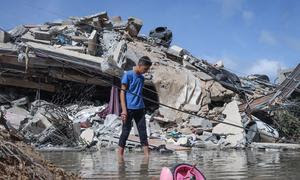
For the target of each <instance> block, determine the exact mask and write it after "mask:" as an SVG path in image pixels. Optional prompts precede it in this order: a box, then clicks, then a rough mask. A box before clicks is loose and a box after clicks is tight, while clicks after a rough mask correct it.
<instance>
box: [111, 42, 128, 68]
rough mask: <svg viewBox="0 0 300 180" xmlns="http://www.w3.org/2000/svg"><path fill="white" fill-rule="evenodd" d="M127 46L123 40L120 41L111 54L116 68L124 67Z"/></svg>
mask: <svg viewBox="0 0 300 180" xmlns="http://www.w3.org/2000/svg"><path fill="white" fill-rule="evenodd" d="M126 51H127V44H126V41H125V40H121V41H120V42H119V43H118V45H117V47H116V48H115V50H114V52H113V59H114V61H115V62H116V63H117V65H118V67H120V68H121V67H124V65H125V64H126Z"/></svg>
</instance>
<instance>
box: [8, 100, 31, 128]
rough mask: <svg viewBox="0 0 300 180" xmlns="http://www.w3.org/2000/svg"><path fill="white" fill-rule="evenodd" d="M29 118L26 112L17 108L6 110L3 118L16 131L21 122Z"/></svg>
mask: <svg viewBox="0 0 300 180" xmlns="http://www.w3.org/2000/svg"><path fill="white" fill-rule="evenodd" d="M29 116H30V115H29V112H28V111H26V110H25V109H23V108H20V107H17V106H14V107H12V108H9V109H7V110H6V113H5V118H6V120H7V121H8V123H9V124H10V125H11V126H12V127H13V128H15V129H17V130H18V129H19V127H20V124H21V122H22V121H23V120H25V119H26V118H28V117H29Z"/></svg>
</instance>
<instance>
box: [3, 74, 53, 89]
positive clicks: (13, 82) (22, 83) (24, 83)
mask: <svg viewBox="0 0 300 180" xmlns="http://www.w3.org/2000/svg"><path fill="white" fill-rule="evenodd" d="M0 84H2V85H7V86H15V87H23V88H30V89H41V90H43V91H48V92H55V86H54V85H51V84H45V83H36V82H33V81H29V80H26V79H15V78H9V77H3V76H2V77H1V78H0Z"/></svg>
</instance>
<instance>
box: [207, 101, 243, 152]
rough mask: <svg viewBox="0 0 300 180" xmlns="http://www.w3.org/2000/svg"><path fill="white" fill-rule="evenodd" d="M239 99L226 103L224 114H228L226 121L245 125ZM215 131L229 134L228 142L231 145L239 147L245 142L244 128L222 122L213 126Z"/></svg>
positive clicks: (241, 125)
mask: <svg viewBox="0 0 300 180" xmlns="http://www.w3.org/2000/svg"><path fill="white" fill-rule="evenodd" d="M237 104H238V103H237V101H232V102H230V103H229V104H227V105H226V107H225V109H224V111H223V114H225V115H226V118H225V120H224V122H227V123H231V124H234V125H237V126H240V127H243V124H242V118H241V114H240V113H239V108H238V105H237ZM212 132H213V133H215V134H224V135H227V137H226V142H228V143H230V145H229V146H231V147H237V146H240V145H243V143H244V142H245V132H244V130H243V129H242V128H238V127H235V126H231V125H227V124H223V123H220V124H218V125H216V126H215V127H214V128H213V131H212Z"/></svg>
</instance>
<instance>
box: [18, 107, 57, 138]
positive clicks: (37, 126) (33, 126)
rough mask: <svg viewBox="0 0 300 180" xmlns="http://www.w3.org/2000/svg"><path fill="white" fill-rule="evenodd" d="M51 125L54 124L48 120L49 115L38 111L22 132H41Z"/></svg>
mask: <svg viewBox="0 0 300 180" xmlns="http://www.w3.org/2000/svg"><path fill="white" fill-rule="evenodd" d="M51 126H52V124H51V123H50V122H49V121H48V119H47V117H45V116H44V115H43V114H42V113H40V112H37V113H36V114H35V115H34V116H33V117H32V119H30V120H29V121H28V123H27V124H26V125H25V126H24V128H23V129H22V132H25V133H30V134H40V133H42V132H43V131H44V130H47V129H48V128H50V127H51Z"/></svg>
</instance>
